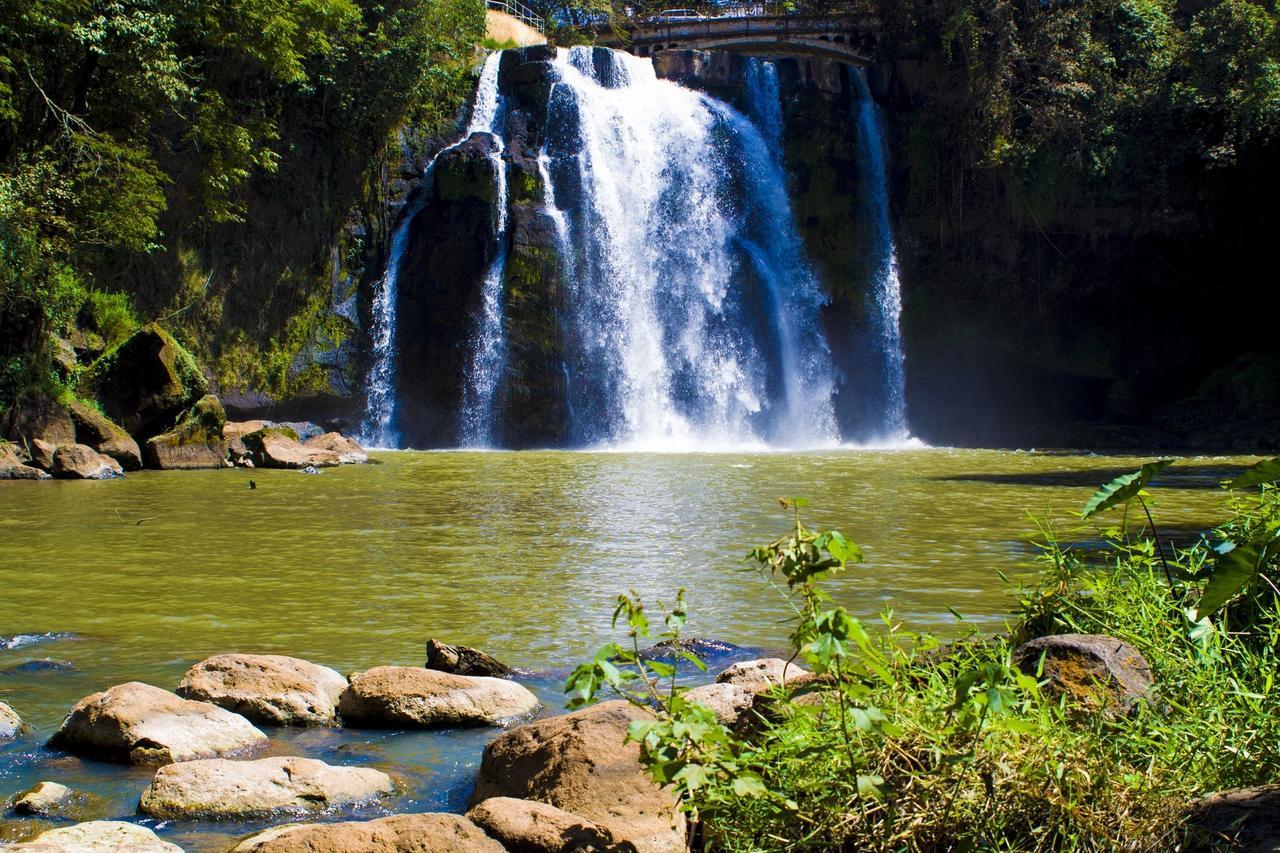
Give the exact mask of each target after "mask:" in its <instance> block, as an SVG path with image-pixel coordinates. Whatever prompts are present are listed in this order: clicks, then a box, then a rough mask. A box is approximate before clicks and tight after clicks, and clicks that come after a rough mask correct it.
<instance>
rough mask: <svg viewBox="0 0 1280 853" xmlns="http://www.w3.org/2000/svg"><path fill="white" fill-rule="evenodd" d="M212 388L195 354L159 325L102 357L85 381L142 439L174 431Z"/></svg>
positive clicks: (87, 389)
mask: <svg viewBox="0 0 1280 853" xmlns="http://www.w3.org/2000/svg"><path fill="white" fill-rule="evenodd" d="M208 387H209V383H208V381H207V380H206V379H205V377H204V374H203V373H201V371H200V368H199V366H198V365H197V364H196V362H195V359H194V358H192V357H191V353H189V352H187V351H186V350H185V349H183V348H182V346H181V345H180V344H179V343H178V342H177V341H175V340H174V339H173V336H172V335H170V334H169V333H168V332H166V331H165V330H164V329H162V328H160V327H159V326H157V325H156V324H155V323H148V324H147V325H145V326H143V327H142V328H141V329H139V330H138V331H136V332H134V333H133V334H132V335H130V336H129V337H128V338H127V339H125V341H124V342H123V343H121V344H120V346H118V347H116V348H115V349H113V350H111V351H110V352H108V353H106V354H105V355H103V356H102V357H101V358H99V359H98V360H97V361H96V362H94V363H93V365H92V366H91V367H90V368H89V370H88V372H87V373H86V374H85V376H84V378H83V380H82V381H81V388H82V389H83V390H84V392H85V393H86V394H88V395H89V396H92V397H94V398H95V399H97V400H98V402H99V403H101V404H102V409H103V411H104V412H106V414H107V416H108V417H110V418H111V419H112V420H114V421H115V422H116V423H118V424H120V425H121V426H122V427H124V428H125V431H126V432H128V433H129V434H130V435H132V436H135V437H137V438H149V437H151V436H153V435H158V434H159V433H161V432H163V431H164V430H165V429H168V427H169V426H170V425H171V424H173V423H174V422H176V421H177V419H178V417H179V416H180V415H181V414H182V413H183V412H185V411H186V410H187V409H188V408H190V407H191V405H192V404H193V403H195V401H196V400H199V399H200V398H201V397H202V396H204V394H205V392H206V391H207V390H208Z"/></svg>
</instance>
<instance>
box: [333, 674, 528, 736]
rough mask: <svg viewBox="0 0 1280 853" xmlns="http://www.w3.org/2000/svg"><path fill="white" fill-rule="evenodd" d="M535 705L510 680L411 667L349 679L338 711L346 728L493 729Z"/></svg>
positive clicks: (526, 692)
mask: <svg viewBox="0 0 1280 853" xmlns="http://www.w3.org/2000/svg"><path fill="white" fill-rule="evenodd" d="M538 704H539V703H538V697H536V696H534V695H533V694H532V693H530V692H529V691H528V689H526V688H525V687H522V686H521V685H519V684H516V683H515V682H514V681H504V680H502V679H500V678H478V677H474V676H465V675H450V674H449V673H447V672H438V671H436V670H433V669H424V668H421V667H416V666H377V667H374V668H373V669H370V670H367V671H365V672H355V673H352V674H351V683H350V684H349V685H348V686H347V689H346V690H345V691H344V692H343V694H342V699H341V700H340V701H339V703H338V712H339V713H340V714H341V715H342V721H343V723H345V724H347V725H366V726H378V727H386V728H397V727H401V726H405V727H409V728H436V727H440V726H496V725H499V724H501V723H502V722H504V721H506V720H509V719H511V718H512V717H520V716H524V715H525V714H530V713H533V711H535V710H537V708H538Z"/></svg>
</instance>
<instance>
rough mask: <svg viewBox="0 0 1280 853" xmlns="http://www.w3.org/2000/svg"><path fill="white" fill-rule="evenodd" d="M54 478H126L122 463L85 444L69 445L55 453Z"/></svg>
mask: <svg viewBox="0 0 1280 853" xmlns="http://www.w3.org/2000/svg"><path fill="white" fill-rule="evenodd" d="M49 473H51V474H53V476H55V477H57V478H59V479H63V480H114V479H115V478H117V477H123V476H124V469H123V468H121V467H120V463H119V462H117V461H116V460H114V459H112V458H111V457H110V456H105V455H103V454H101V453H99V452H98V451H96V450H94V449H93V448H92V447H88V446H86V445H83V444H69V445H65V446H63V447H59V448H58V449H57V450H55V451H54V452H53V468H52V469H50V472H49Z"/></svg>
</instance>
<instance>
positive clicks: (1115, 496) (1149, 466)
mask: <svg viewBox="0 0 1280 853" xmlns="http://www.w3.org/2000/svg"><path fill="white" fill-rule="evenodd" d="M1173 462H1174V460H1172V459H1158V460H1156V461H1155V462H1148V463H1146V464H1145V465H1143V466H1142V467H1141V468H1139V469H1138V470H1137V471H1133V472H1131V473H1129V474H1124V475H1122V476H1119V477H1116V478H1115V479H1114V480H1112V481H1111V482H1110V483H1104V484H1103V485H1101V486H1099V487H1098V491H1096V492H1094V493H1093V497H1091V498H1089V501H1088V503H1086V504H1085V505H1084V518H1089V517H1090V516H1093V515H1097V514H1098V513H1100V512H1103V511H1104V510H1108V509H1111V508H1112V507H1114V506H1119V505H1120V504H1122V503H1124V502H1126V501H1128V500H1130V499H1131V498H1134V497H1136V496H1137V495H1138V493H1139V492H1141V491H1142V490H1143V488H1145V487H1146V485H1147V483H1149V482H1151V478H1152V477H1154V476H1155V475H1156V474H1158V473H1160V472H1161V471H1163V470H1164V469H1165V468H1168V467H1169V466H1170V465H1172V464H1173Z"/></svg>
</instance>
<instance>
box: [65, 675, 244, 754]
mask: <svg viewBox="0 0 1280 853" xmlns="http://www.w3.org/2000/svg"><path fill="white" fill-rule="evenodd" d="M49 745H50V746H53V747H56V748H58V749H65V750H66V751H67V752H73V753H76V754H77V755H87V756H90V757H94V758H104V759H106V760H108V761H118V762H122V763H126V764H151V765H154V764H169V763H172V762H175V761H192V760H194V759H199V758H215V757H219V756H223V755H230V754H236V753H247V752H252V751H254V750H257V749H261V748H263V747H265V746H266V745H267V736H266V735H264V734H263V733H262V732H260V731H258V730H257V729H256V728H254V727H253V724H251V723H250V722H249V721H248V720H246V719H245V718H244V717H242V716H240V715H239V714H233V713H231V712H230V711H227V710H224V709H222V708H219V707H218V706H217V705H212V704H210V703H208V702H193V701H191V700H189V699H183V698H181V697H179V696H175V695H174V694H172V693H170V692H169V691H167V690H161V689H160V688H159V687H153V686H151V685H150V684H143V683H142V682H140V681H130V682H127V683H125V684H119V685H116V686H115V687H112V688H110V689H109V690H104V691H102V692H101V693H94V694H93V695H91V696H86V697H85V698H84V699H81V700H80V701H79V702H77V703H76V706H75V707H74V708H72V709H71V713H70V714H68V715H67V718H66V719H65V720H63V721H62V726H61V727H60V728H59V729H58V731H57V732H56V733H55V734H54V736H53V739H52V740H50V741H49Z"/></svg>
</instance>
